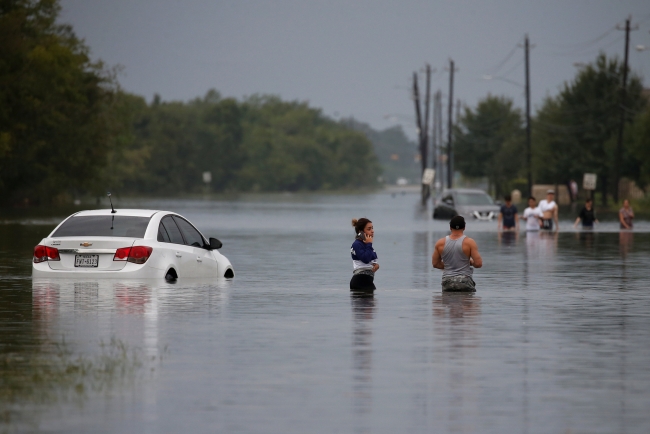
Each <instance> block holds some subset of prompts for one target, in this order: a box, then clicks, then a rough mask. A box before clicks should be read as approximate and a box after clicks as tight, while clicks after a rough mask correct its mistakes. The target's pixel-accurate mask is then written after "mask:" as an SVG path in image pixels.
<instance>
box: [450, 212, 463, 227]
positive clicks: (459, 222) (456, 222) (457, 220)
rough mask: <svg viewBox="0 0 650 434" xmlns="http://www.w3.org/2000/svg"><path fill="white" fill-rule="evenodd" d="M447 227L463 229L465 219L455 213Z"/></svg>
mask: <svg viewBox="0 0 650 434" xmlns="http://www.w3.org/2000/svg"><path fill="white" fill-rule="evenodd" d="M449 227H450V228H452V229H465V219H464V218H463V216H460V215H457V216H456V217H454V218H453V219H451V221H450V222H449Z"/></svg>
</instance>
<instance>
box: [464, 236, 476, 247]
mask: <svg viewBox="0 0 650 434" xmlns="http://www.w3.org/2000/svg"><path fill="white" fill-rule="evenodd" d="M465 243H467V245H468V246H470V247H477V244H476V241H474V239H473V238H470V237H465V239H464V240H463V244H465Z"/></svg>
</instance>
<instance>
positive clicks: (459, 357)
mask: <svg viewBox="0 0 650 434" xmlns="http://www.w3.org/2000/svg"><path fill="white" fill-rule="evenodd" d="M480 315H481V298H480V297H477V296H476V295H475V294H473V293H468V294H463V293H443V294H438V295H434V297H433V318H434V329H435V335H436V337H437V338H438V339H440V340H441V341H442V344H441V345H440V346H439V347H438V350H439V351H441V352H442V353H443V354H444V363H443V365H442V366H443V367H444V368H443V369H444V370H443V371H442V372H441V374H442V376H444V377H445V378H446V385H445V386H446V387H445V389H446V391H447V397H446V398H447V403H446V406H445V407H446V409H447V415H446V420H447V424H448V429H449V431H450V432H471V428H472V427H471V424H470V423H468V422H467V421H468V417H467V416H469V415H472V416H474V417H475V416H476V415H477V412H478V411H479V408H478V402H477V401H476V399H475V396H474V395H475V394H476V393H477V392H478V390H477V389H478V384H477V383H476V381H475V378H474V374H473V373H472V371H471V370H468V366H467V364H466V361H467V360H471V359H473V358H475V357H476V348H477V347H478V346H479V342H480V339H479V333H478V322H479V318H480ZM468 391H469V392H470V393H468Z"/></svg>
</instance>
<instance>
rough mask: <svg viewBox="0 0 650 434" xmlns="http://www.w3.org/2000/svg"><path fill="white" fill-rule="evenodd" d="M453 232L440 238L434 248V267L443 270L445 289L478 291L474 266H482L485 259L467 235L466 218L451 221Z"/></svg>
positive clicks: (458, 217)
mask: <svg viewBox="0 0 650 434" xmlns="http://www.w3.org/2000/svg"><path fill="white" fill-rule="evenodd" d="M449 227H450V229H451V234H450V235H447V236H446V237H445V238H440V239H439V240H438V241H437V242H436V246H435V248H434V250H433V256H432V258H431V262H432V264H433V268H438V269H440V270H442V290H443V291H476V284H475V283H474V280H473V279H472V273H473V271H474V270H472V267H474V268H481V267H482V266H483V259H482V258H481V255H480V254H479V252H478V246H477V245H476V241H474V240H473V239H471V238H469V237H467V236H465V234H464V233H463V232H465V219H464V218H463V217H462V216H456V217H454V218H452V219H451V221H450V222H449Z"/></svg>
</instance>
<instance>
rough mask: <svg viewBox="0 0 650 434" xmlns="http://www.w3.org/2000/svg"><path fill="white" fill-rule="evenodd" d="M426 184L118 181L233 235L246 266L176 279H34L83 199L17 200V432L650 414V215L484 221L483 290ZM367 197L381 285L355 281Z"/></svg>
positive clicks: (3, 378) (2, 293)
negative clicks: (545, 228) (414, 188)
mask: <svg viewBox="0 0 650 434" xmlns="http://www.w3.org/2000/svg"><path fill="white" fill-rule="evenodd" d="M417 201H418V197H417V196H416V195H408V194H407V195H396V196H391V195H390V194H371V195H312V196H299V195H298V196H288V195H286V196H284V195H277V196H266V197H264V196H263V197H258V198H244V199H238V200H230V201H200V200H195V201H193V200H147V201H145V200H141V201H134V202H130V203H129V202H126V201H122V202H121V203H119V204H118V207H119V206H123V207H127V206H128V207H140V208H154V209H165V210H172V211H176V212H179V213H181V214H183V215H184V216H186V217H188V218H189V219H190V220H191V221H192V222H194V223H195V224H196V225H197V226H198V227H199V229H201V231H202V232H203V233H204V234H205V235H207V236H216V237H217V238H219V239H221V240H222V241H223V243H224V247H223V249H222V250H221V251H222V253H224V254H225V255H226V256H227V257H228V258H229V259H230V260H231V262H232V264H233V266H234V268H235V272H236V278H235V279H233V280H219V281H206V280H192V279H184V280H179V281H178V282H177V283H173V284H172V283H166V282H164V280H163V279H162V278H161V279H160V280H142V281H118V280H104V281H98V280H95V281H87V280H83V281H79V280H36V279H34V280H32V278H31V263H30V260H31V251H32V248H33V246H34V245H35V244H36V243H37V242H38V241H39V240H40V238H42V237H43V236H45V235H46V234H47V233H48V232H49V231H51V229H52V228H53V224H54V223H56V221H58V217H65V216H55V217H56V218H53V217H51V216H50V217H47V218H41V219H39V220H34V219H24V220H21V219H20V218H15V217H13V218H12V220H4V221H2V219H1V218H0V408H2V409H3V411H2V412H1V413H2V415H0V431H7V432H24V431H41V432H51V433H58V432H61V433H64V432H65V433H85V432H100V433H102V432H106V433H108V432H151V433H178V432H227V433H334V432H340V433H350V432H354V433H395V432H436V433H647V432H650V413H649V412H648V408H649V407H650V369H648V365H649V362H650V291H649V290H648V278H647V271H646V270H645V267H646V266H647V262H648V258H649V257H650V256H649V253H650V224H648V223H646V222H639V223H638V224H637V227H636V229H635V231H634V232H619V231H618V229H617V225H616V223H614V222H605V223H603V224H602V225H601V226H599V227H598V228H597V229H596V231H594V232H578V231H574V230H572V229H571V222H570V221H569V220H566V221H562V222H561V225H560V226H561V231H560V233H559V234H557V235H549V234H541V235H540V234H526V233H523V232H522V233H521V234H519V235H517V236H515V235H514V234H504V235H499V234H498V233H497V232H496V223H495V222H491V223H475V222H472V221H470V222H468V230H467V234H468V235H469V236H471V237H473V238H474V239H475V240H476V241H477V243H478V245H479V249H480V251H481V254H482V255H483V258H484V267H483V268H482V269H480V270H477V271H476V272H475V281H476V283H477V289H478V290H477V292H476V293H475V294H473V295H446V294H442V293H441V291H440V275H441V272H440V271H439V270H435V271H434V270H433V269H432V267H431V254H432V251H433V244H434V243H435V241H436V240H437V239H438V238H440V237H442V236H444V235H446V233H447V231H446V229H447V224H446V223H445V222H439V221H432V220H431V219H430V218H429V217H430V210H428V211H421V210H420V208H419V207H418V206H417ZM362 216H367V217H368V218H370V219H371V220H372V221H373V223H374V226H375V231H376V239H375V243H374V246H375V248H376V250H377V253H378V256H379V263H380V264H381V269H380V270H379V272H378V273H377V277H376V280H375V283H376V285H377V287H378V290H377V291H376V292H375V294H374V297H355V296H352V295H351V294H350V292H349V289H348V284H349V279H350V277H351V260H350V255H349V249H350V244H351V243H352V241H353V237H354V233H353V230H352V227H351V226H350V220H351V218H353V217H362ZM62 348H63V350H62ZM57 351H58V352H57ZM62 354H63V355H62Z"/></svg>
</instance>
